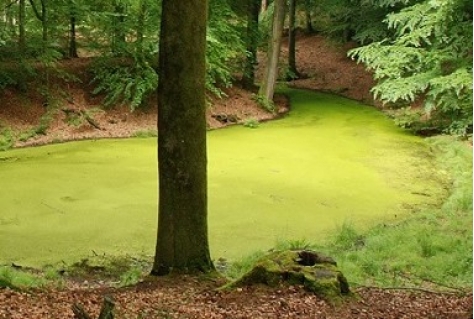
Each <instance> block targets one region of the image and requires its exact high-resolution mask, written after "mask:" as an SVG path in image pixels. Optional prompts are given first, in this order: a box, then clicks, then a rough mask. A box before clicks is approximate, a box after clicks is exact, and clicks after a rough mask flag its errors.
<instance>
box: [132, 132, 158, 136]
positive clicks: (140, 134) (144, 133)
mask: <svg viewBox="0 0 474 319" xmlns="http://www.w3.org/2000/svg"><path fill="white" fill-rule="evenodd" d="M132 136H133V137H138V138H148V137H157V136H158V131H157V130H141V131H136V132H135V133H133V134H132Z"/></svg>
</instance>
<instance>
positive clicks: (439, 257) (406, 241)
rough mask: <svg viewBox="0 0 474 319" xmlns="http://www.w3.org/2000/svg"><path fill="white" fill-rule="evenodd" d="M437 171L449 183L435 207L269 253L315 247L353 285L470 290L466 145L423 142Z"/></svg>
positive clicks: (232, 272)
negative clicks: (435, 161) (447, 191)
mask: <svg viewBox="0 0 474 319" xmlns="http://www.w3.org/2000/svg"><path fill="white" fill-rule="evenodd" d="M428 142H429V143H430V146H431V148H432V149H433V150H434V152H435V153H436V154H437V157H438V159H439V168H438V169H440V170H445V171H446V172H447V173H448V174H449V175H450V176H451V181H452V187H451V193H450V195H449V197H448V198H447V199H446V200H445V201H444V204H443V205H442V206H441V207H438V208H430V209H427V210H424V211H421V212H416V213H412V214H410V215H408V216H407V217H406V218H404V219H402V220H398V221H393V222H390V223H388V222H385V223H382V224H379V225H377V226H374V227H372V228H371V229H369V230H366V231H361V230H359V229H358V228H356V227H355V226H354V225H352V224H351V223H344V224H342V225H341V226H340V227H339V228H338V229H337V231H335V232H334V233H333V234H332V236H330V237H329V238H328V240H327V241H325V242H323V243H318V244H311V243H310V242H307V241H305V240H303V241H296V242H295V241H293V242H279V243H277V245H276V246H275V248H274V249H279V250H281V249H294V248H296V247H298V248H302V249H314V250H317V251H320V252H323V253H324V254H327V255H329V256H331V257H333V258H334V259H335V260H336V261H337V262H338V266H339V267H340V269H341V270H342V272H343V273H344V274H345V275H346V277H347V278H348V280H349V281H350V283H351V284H352V285H355V286H379V287H389V286H391V287H422V288H427V289H437V290H443V289H448V288H452V289H464V288H470V287H472V279H473V278H472V267H473V258H472V254H473V251H472V250H473V249H472V248H473V247H472V243H473V238H472V209H473V205H472V191H473V189H472V153H471V149H470V148H469V147H468V146H467V145H466V143H465V142H461V141H457V140H455V139H454V138H452V137H448V136H441V137H435V138H431V139H429V140H428ZM264 254H265V253H264V252H256V253H254V254H252V255H249V256H247V257H244V258H243V259H241V260H240V261H237V262H234V263H232V264H231V265H230V266H229V267H228V268H227V269H226V271H225V275H226V276H228V277H230V278H232V279H235V278H237V277H239V276H241V275H242V274H244V273H245V272H247V271H248V270H250V269H251V267H252V265H253V264H254V263H255V261H256V260H258V259H259V258H260V257H262V256H263V255H264Z"/></svg>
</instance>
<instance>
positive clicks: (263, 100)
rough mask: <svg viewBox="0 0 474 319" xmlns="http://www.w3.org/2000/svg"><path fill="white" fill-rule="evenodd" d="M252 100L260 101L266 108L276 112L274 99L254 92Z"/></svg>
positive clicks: (260, 104)
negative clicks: (271, 99)
mask: <svg viewBox="0 0 474 319" xmlns="http://www.w3.org/2000/svg"><path fill="white" fill-rule="evenodd" d="M252 100H254V101H255V102H257V103H258V105H259V106H261V107H262V108H263V109H264V110H266V111H268V112H275V104H274V103H273V101H270V100H268V99H267V98H265V97H264V96H263V95H258V94H253V95H252Z"/></svg>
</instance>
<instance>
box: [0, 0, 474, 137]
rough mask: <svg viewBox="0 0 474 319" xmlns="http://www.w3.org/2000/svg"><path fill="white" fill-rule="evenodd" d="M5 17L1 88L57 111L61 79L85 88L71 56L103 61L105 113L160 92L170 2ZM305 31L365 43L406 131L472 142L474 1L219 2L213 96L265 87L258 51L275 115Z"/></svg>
mask: <svg viewBox="0 0 474 319" xmlns="http://www.w3.org/2000/svg"><path fill="white" fill-rule="evenodd" d="M0 10H1V13H2V14H1V18H0V60H1V66H0V89H1V90H7V89H10V90H11V89H14V90H17V91H18V92H20V93H21V92H27V91H31V90H37V91H38V93H39V94H41V96H42V97H43V99H44V105H45V107H53V106H54V100H55V99H57V98H63V97H64V96H65V95H67V92H58V91H57V90H55V87H54V83H55V81H54V80H52V79H57V78H61V79H62V80H64V81H79V79H78V78H77V77H76V76H75V75H74V74H69V73H68V72H65V71H64V70H62V69H61V61H62V60H63V59H73V58H76V57H92V58H93V59H94V63H92V64H91V66H90V67H89V71H90V73H91V74H92V76H91V78H92V86H93V93H95V94H104V96H105V99H104V104H105V105H114V104H117V103H121V102H125V103H127V104H129V105H130V108H131V109H132V110H133V109H135V108H139V107H141V106H143V104H144V101H146V98H147V96H148V95H149V94H150V93H151V92H154V91H155V89H156V87H157V86H158V81H159V79H158V76H157V68H158V66H157V57H158V50H159V48H158V43H159V41H158V40H159V39H158V35H159V32H158V31H159V30H158V29H159V26H160V17H161V1H151V0H114V1H100V0H99V1H89V0H68V1H58V0H28V1H27V0H2V1H0ZM273 12H276V13H277V14H275V15H274V17H275V19H273V18H272V16H273V15H272V14H273ZM283 19H285V20H283ZM272 26H275V27H274V28H273V33H272V32H271V31H272ZM295 31H296V32H308V33H321V34H325V35H327V36H328V37H331V38H333V39H334V40H335V41H339V42H345V41H353V42H355V43H356V45H357V48H355V49H353V50H351V51H349V52H348V55H349V56H350V57H351V58H353V59H355V60H357V61H358V62H360V63H363V64H365V65H366V67H367V68H368V69H370V70H372V71H373V74H374V78H375V79H376V80H377V85H376V86H375V87H374V88H373V89H372V91H373V94H374V96H375V97H376V98H377V99H379V100H381V101H382V102H383V103H384V104H385V105H386V106H387V107H389V108H392V109H396V110H397V111H394V112H393V113H394V114H395V116H396V120H397V122H398V124H399V125H401V126H403V127H407V128H413V129H414V130H415V131H420V132H447V133H451V134H455V135H463V136H465V135H469V134H471V131H472V2H471V1H468V0H443V1H440V0H425V1H405V0H368V1H366V0H357V1H352V0H323V1H314V0H300V1H298V0H291V1H288V3H285V1H275V2H272V1H270V2H267V1H259V0H239V1H220V0H211V1H210V3H209V14H208V29H207V36H206V40H207V53H206V65H207V71H206V72H207V73H206V74H207V75H206V87H207V90H208V94H211V95H217V96H219V95H222V94H223V91H222V88H224V87H226V86H231V85H232V84H233V83H235V81H240V80H242V81H243V83H245V84H246V85H247V87H251V86H253V85H254V83H255V67H256V64H257V63H258V62H257V51H268V57H269V59H268V65H267V68H266V69H267V71H266V73H265V74H266V75H265V80H264V81H263V82H262V87H261V90H260V94H261V95H262V99H260V101H261V102H262V104H263V105H264V106H266V107H267V108H268V109H272V105H271V99H272V96H273V85H274V84H273V83H274V81H276V80H277V76H276V75H275V71H274V70H275V69H276V68H277V67H279V69H280V74H279V78H280V79H292V78H297V77H299V76H301V75H300V74H299V72H298V61H295V55H294V50H295V41H294V37H295ZM282 33H284V34H287V35H288V38H289V41H290V45H289V48H290V54H289V58H288V61H279V56H278V54H279V51H280V49H279V48H280V47H279V46H280V43H281V41H282V40H281V35H282ZM285 40H286V38H285ZM273 48H275V49H273ZM267 49H268V50H267ZM292 52H293V54H292ZM315 59H317V57H315ZM280 60H281V59H280ZM242 70H244V71H243V72H242ZM272 70H273V71H272ZM32 79H36V80H38V79H40V85H38V81H36V82H35V83H33V82H32ZM268 83H270V85H268ZM410 105H413V106H415V107H413V108H410V107H409V106H410ZM420 106H423V107H420Z"/></svg>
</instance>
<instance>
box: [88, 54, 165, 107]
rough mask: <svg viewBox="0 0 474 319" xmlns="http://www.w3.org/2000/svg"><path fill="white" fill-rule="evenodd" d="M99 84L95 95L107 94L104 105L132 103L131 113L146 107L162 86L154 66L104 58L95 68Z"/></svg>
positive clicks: (138, 61)
mask: <svg viewBox="0 0 474 319" xmlns="http://www.w3.org/2000/svg"><path fill="white" fill-rule="evenodd" d="M90 70H91V72H92V73H93V75H94V77H93V79H92V83H95V84H96V88H95V89H94V90H93V94H99V93H104V94H105V98H104V104H105V105H106V106H112V105H115V104H117V103H130V108H131V110H132V111H133V110H135V109H136V108H138V107H140V106H141V105H143V103H144V101H145V99H146V97H147V96H148V95H149V94H150V93H151V92H154V91H155V90H156V88H157V87H158V75H157V73H156V72H155V70H154V69H153V68H152V67H151V65H150V63H148V62H147V61H145V60H144V59H141V58H137V59H135V60H134V61H133V62H131V61H117V60H115V59H100V60H98V61H97V62H96V63H94V64H93V65H92V66H91V69H90Z"/></svg>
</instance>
